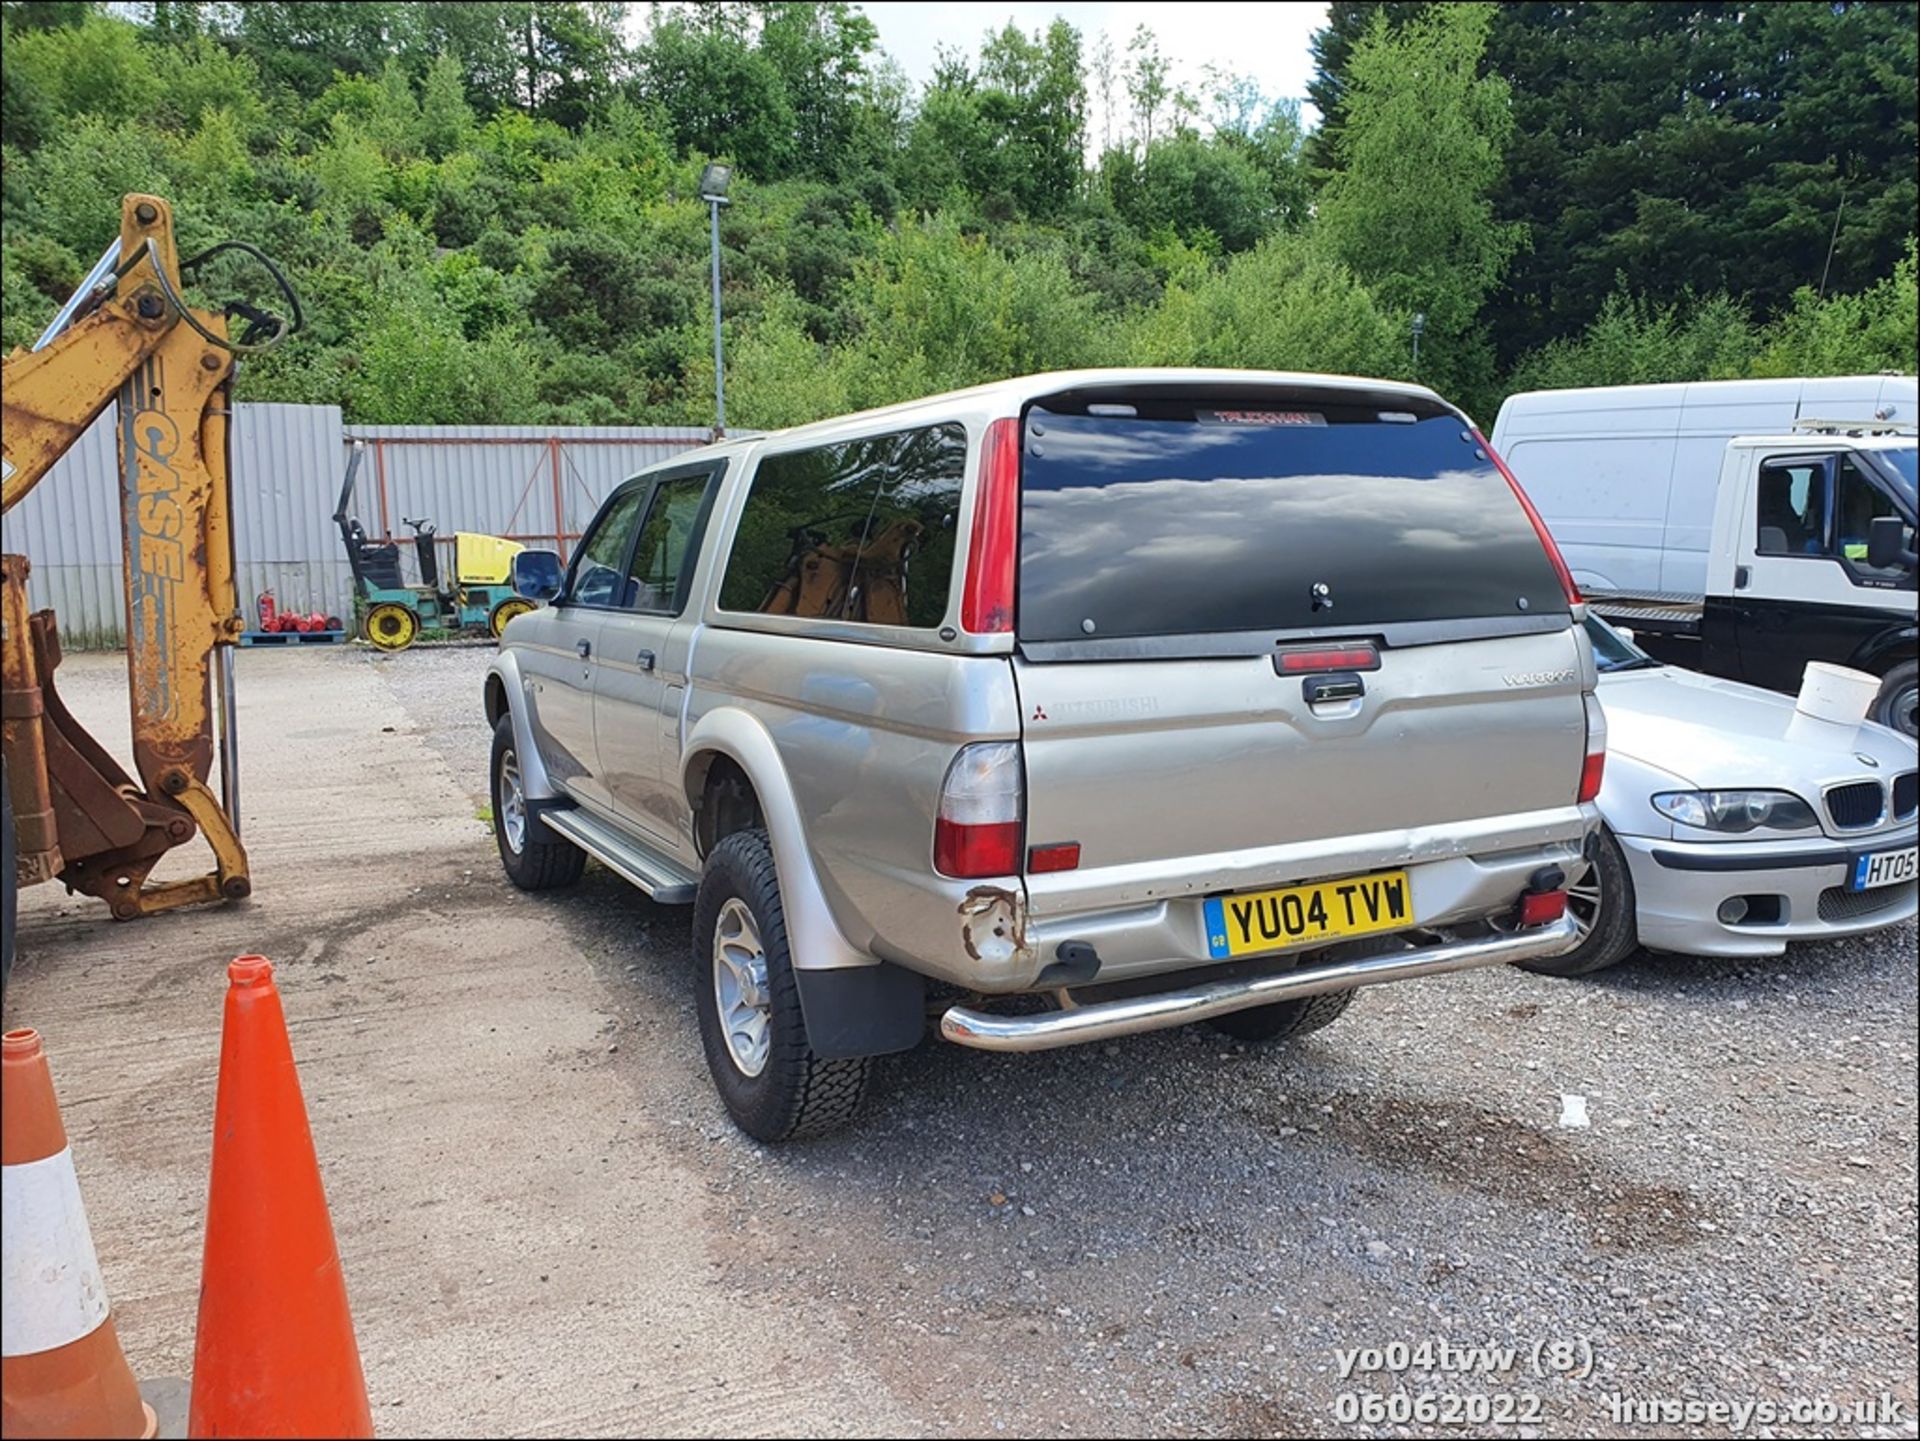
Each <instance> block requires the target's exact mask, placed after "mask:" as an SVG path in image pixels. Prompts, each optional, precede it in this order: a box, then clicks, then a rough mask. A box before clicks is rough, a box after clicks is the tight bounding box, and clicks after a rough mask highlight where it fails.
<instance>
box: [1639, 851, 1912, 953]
mask: <svg viewBox="0 0 1920 1441" xmlns="http://www.w3.org/2000/svg"><path fill="white" fill-rule="evenodd" d="M1617 839H1618V840H1619V842H1620V848H1621V849H1622V850H1623V851H1624V852H1625V853H1626V857H1627V867H1628V869H1629V870H1630V871H1631V872H1632V873H1633V888H1634V899H1635V906H1634V909H1635V912H1636V914H1637V918H1638V923H1639V928H1640V943H1641V944H1642V945H1644V946H1648V947H1651V948H1652V949H1654V950H1657V951H1676V952H1678V953H1680V954H1682V955H1689V956H1777V955H1780V954H1781V953H1782V952H1783V951H1785V950H1786V948H1787V943H1788V942H1789V941H1821V940H1839V939H1841V938H1843V937H1846V936H1858V935H1864V934H1866V933H1867V932H1870V931H1877V930H1882V929H1884V928H1885V927H1887V926H1891V925H1896V924H1898V923H1899V922H1901V921H1904V920H1909V919H1911V918H1912V917H1913V915H1914V914H1915V912H1916V910H1920V889H1917V888H1916V887H1915V886H1914V884H1913V883H1912V882H1908V883H1907V884H1905V885H1897V886H1887V887H1884V888H1882V889H1880V890H1877V891H1848V890H1846V885H1847V882H1848V879H1849V877H1851V875H1852V874H1853V867H1854V863H1855V862H1856V861H1857V860H1858V858H1859V857H1860V856H1862V855H1871V854H1875V853H1878V852H1880V851H1894V850H1902V849H1904V848H1905V847H1907V846H1911V845H1913V844H1914V841H1915V832H1914V830H1913V829H1912V828H1911V827H1909V828H1908V829H1906V830H1903V831H1895V832H1890V833H1888V834H1885V835H1880V836H1874V837H1862V838H1860V839H1858V840H1853V841H1844V842H1843V841H1835V840H1831V839H1827V838H1824V837H1816V838H1813V839H1810V840H1796V841H1747V842H1733V841H1720V842H1716V841H1671V840H1653V839H1648V838H1646V837H1642V836H1619V837H1618V838H1617ZM1736 896H1762V897H1778V898H1779V915H1778V918H1777V919H1773V918H1771V917H1769V918H1768V919H1766V920H1764V921H1758V922H1756V921H1743V922H1740V923H1737V924H1733V925H1728V924H1727V923H1726V922H1724V921H1722V920H1721V919H1720V918H1719V911H1720V907H1721V905H1722V904H1723V903H1724V902H1726V901H1728V900H1730V899H1732V898H1733V897H1736Z"/></svg>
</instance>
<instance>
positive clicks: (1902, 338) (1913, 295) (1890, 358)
mask: <svg viewBox="0 0 1920 1441" xmlns="http://www.w3.org/2000/svg"><path fill="white" fill-rule="evenodd" d="M1915 271H1916V266H1915V250H1914V241H1913V239H1912V237H1908V240H1907V253H1906V254H1905V255H1903V256H1901V257H1900V259H1899V261H1898V262H1897V263H1896V264H1895V265H1894V267H1893V273H1892V274H1891V275H1888V276H1886V277H1884V278H1883V279H1881V280H1879V281H1876V282H1875V283H1874V284H1872V285H1870V286H1868V287H1867V288H1866V289H1864V290H1861V291H1858V292H1856V293H1853V294H1842V295H1829V296H1826V297H1825V298H1822V297H1821V296H1820V295H1819V293H1818V292H1817V291H1815V290H1814V289H1813V287H1812V286H1803V287H1802V288H1801V289H1799V290H1798V291H1796V292H1795V293H1794V297H1793V302H1792V304H1791V305H1789V306H1788V307H1787V310H1786V312H1785V313H1784V314H1783V315H1782V316H1781V317H1780V319H1779V320H1778V321H1777V322H1776V323H1775V324H1774V325H1773V326H1772V327H1771V328H1770V329H1769V332H1768V335H1767V340H1766V345H1765V346H1764V347H1763V349H1762V350H1761V352H1760V354H1759V355H1758V356H1756V357H1755V358H1754V360H1753V365H1752V373H1753V374H1755V375H1861V374H1871V373H1873V372H1875V371H1885V370H1892V371H1900V372H1902V373H1905V374H1908V375H1911V374H1912V373H1913V371H1914V363H1915V355H1914V346H1915V340H1914V337H1915V335H1916V334H1920V287H1916V284H1915V278H1916V277H1915Z"/></svg>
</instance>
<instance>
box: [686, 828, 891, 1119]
mask: <svg viewBox="0 0 1920 1441" xmlns="http://www.w3.org/2000/svg"><path fill="white" fill-rule="evenodd" d="M734 899H738V900H739V901H741V902H743V903H744V904H745V906H746V908H747V910H748V911H749V912H750V913H751V915H752V918H753V922H754V927H755V929H756V930H757V931H758V933H759V941H760V947H761V952H762V954H763V955H764V957H765V961H766V992H767V998H768V1003H769V1006H770V1010H771V1015H770V1019H769V1025H768V1030H769V1035H768V1043H767V1053H766V1060H765V1063H764V1065H763V1066H762V1068H761V1070H760V1072H759V1074H757V1075H748V1074H746V1072H745V1071H743V1070H742V1069H741V1067H740V1065H739V1063H738V1062H736V1061H735V1059H734V1056H733V1052H732V1050H731V1048H730V1046H729V1043H728V1040H727V1037H726V1034H725V1032H724V1031H723V1030H722V1028H721V1021H720V1014H719V1002H718V999H717V996H716V991H715V984H714V968H715V965H716V964H717V963H716V961H715V957H714V952H715V931H716V928H717V926H718V925H719V921H720V916H721V912H722V910H723V908H724V907H725V906H726V904H727V902H728V901H729V900H734ZM693 957H694V969H695V971H696V972H697V974H698V980H697V982H696V986H695V998H696V1004H697V1006H698V1009H699V1013H700V1041H701V1045H702V1046H703V1048H704V1049H705V1051H706V1056H707V1069H708V1070H709V1071H710V1072H711V1073H712V1075H713V1084H714V1088H715V1089H716V1090H718V1091H719V1092H720V1099H721V1101H722V1102H723V1103H725V1105H726V1108H727V1114H728V1115H730V1116H732V1117H733V1121H734V1124H735V1125H737V1126H738V1127H739V1128H740V1129H741V1130H743V1131H745V1132H746V1133H747V1134H748V1135H749V1136H752V1137H753V1138H754V1139H755V1140H759V1141H767V1142H779V1141H796V1140H802V1139H805V1138H807V1137H810V1136H821V1135H825V1134H827V1133H828V1132H831V1131H837V1130H839V1129H840V1128H841V1127H843V1126H845V1125H846V1124H847V1123H848V1122H849V1121H851V1120H852V1119H853V1118H854V1115H855V1113H856V1112H858V1111H859V1109H860V1101H861V1098H862V1097H863V1096H864V1095H865V1094H866V1089H867V1077H868V1073H869V1070H870V1068H871V1062H870V1061H869V1060H868V1059H867V1058H866V1057H855V1058H852V1059H841V1060H825V1059H823V1058H821V1057H819V1056H816V1055H815V1054H814V1053H813V1048H812V1046H811V1045H810V1044H809V1043H808V1040H807V1023H806V1018H805V1016H804V1015H803V1014H802V1013H801V1009H800V991H799V987H798V985H797V984H796V983H795V981H794V977H793V957H792V953H791V951H790V950H789V948H788V944H787V922H786V913H785V912H784V910H783V909H782V908H781V905H780V885H779V880H778V878H777V876H776V875H775V872H774V863H773V846H772V845H771V843H770V842H769V841H768V839H767V833H766V832H765V831H764V830H745V831H735V832H734V833H733V834H732V835H730V836H727V837H726V838H725V839H724V840H722V841H721V842H720V843H719V844H718V845H717V846H715V847H714V848H713V850H712V852H711V853H710V854H709V855H708V856H707V863H706V868H705V870H704V872H703V874H702V876H701V879H700V893H699V896H698V897H697V898H696V900H695V902H694V908H693Z"/></svg>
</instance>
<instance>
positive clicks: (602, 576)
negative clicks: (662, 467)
mask: <svg viewBox="0 0 1920 1441" xmlns="http://www.w3.org/2000/svg"><path fill="white" fill-rule="evenodd" d="M645 494H646V488H645V487H644V486H635V487H634V488H633V489H631V490H624V491H621V492H620V493H619V494H617V495H616V496H615V497H614V498H613V500H612V501H611V502H609V503H608V505H607V507H606V508H605V509H604V510H602V511H601V512H600V516H599V519H597V520H596V521H594V523H593V526H592V528H591V529H590V530H589V531H588V532H587V536H586V539H585V540H584V541H582V542H581V545H580V553H579V554H578V555H576V556H575V557H574V558H573V574H572V577H571V578H570V580H569V582H568V585H567V595H566V601H567V604H569V605H591V606H601V607H607V606H613V605H617V604H618V603H619V594H620V581H621V578H622V577H623V576H624V575H625V574H626V570H627V549H628V547H629V546H630V545H631V544H632V541H633V527H634V523H635V522H636V521H637V520H638V519H639V518H640V500H641V497H642V496H644V495H645Z"/></svg>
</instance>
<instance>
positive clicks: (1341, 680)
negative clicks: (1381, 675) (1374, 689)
mask: <svg viewBox="0 0 1920 1441" xmlns="http://www.w3.org/2000/svg"><path fill="white" fill-rule="evenodd" d="M1300 693H1301V694H1302V695H1303V696H1305V697H1306V698H1307V704H1308V705H1325V704H1327V703H1328V702H1329V701H1339V700H1359V699H1360V697H1361V696H1363V695H1365V694H1366V693H1367V683H1366V682H1365V681H1363V680H1361V679H1360V677H1359V676H1358V675H1355V674H1353V673H1351V672H1349V673H1347V674H1345V675H1310V676H1308V677H1307V678H1306V679H1305V680H1303V681H1301V682H1300Z"/></svg>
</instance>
